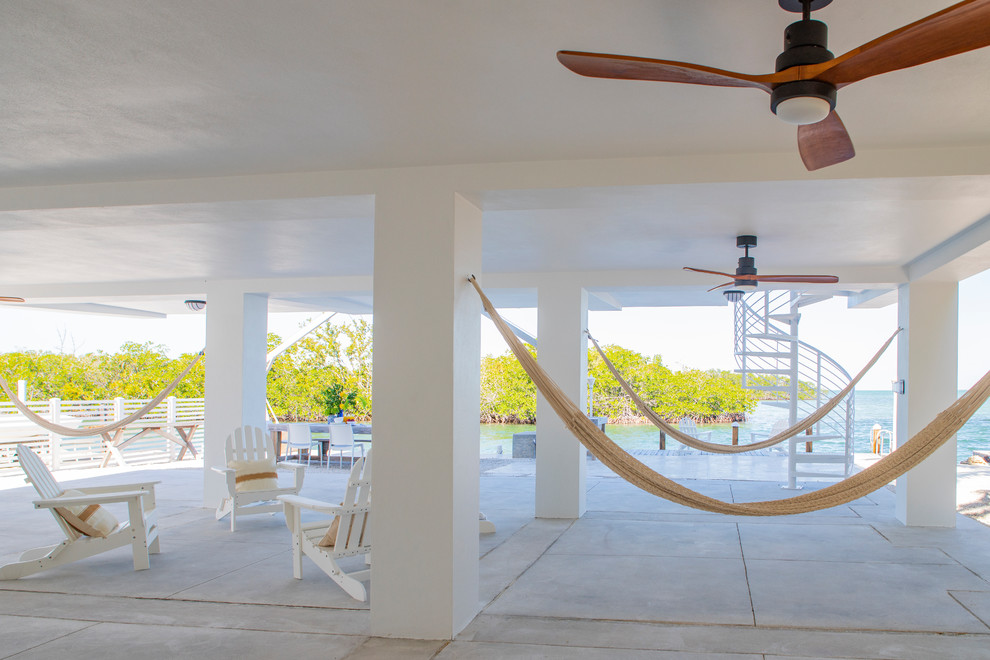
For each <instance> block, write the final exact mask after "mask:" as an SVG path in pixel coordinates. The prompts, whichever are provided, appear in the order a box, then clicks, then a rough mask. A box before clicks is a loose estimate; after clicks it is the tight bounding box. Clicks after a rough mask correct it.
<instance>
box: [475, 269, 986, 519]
mask: <svg viewBox="0 0 990 660" xmlns="http://www.w3.org/2000/svg"><path fill="white" fill-rule="evenodd" d="M469 281H470V282H471V284H473V285H474V288H475V290H477V292H478V295H479V296H480V297H481V303H482V305H484V308H485V310H486V311H487V312H488V314H489V315H490V316H491V319H492V321H493V322H494V323H495V327H496V328H498V331H499V334H501V335H502V338H503V339H505V342H506V343H507V344H508V345H509V348H510V349H511V350H512V353H513V354H514V355H515V356H516V359H518V360H519V363H520V364H521V365H522V368H523V369H524V370H525V371H526V373H527V374H529V377H530V378H532V380H533V383H534V384H535V385H536V388H537V389H538V390H539V391H540V393H541V394H542V395H543V396H544V398H546V400H547V402H548V403H549V404H550V406H551V407H552V408H553V409H554V412H556V413H557V415H558V416H559V417H560V419H561V420H562V421H563V422H564V424H565V426H567V428H568V430H570V431H571V433H573V434H574V436H575V437H576V438H577V439H578V440H579V441H580V442H581V444H583V445H584V446H585V447H586V448H587V449H588V450H589V451H590V452H591V453H592V454H594V456H595V457H596V458H597V459H598V460H600V461H601V462H602V463H603V464H604V465H606V466H608V467H609V468H610V469H611V470H613V471H614V472H615V473H616V474H617V475H619V476H620V477H622V478H623V479H625V480H626V481H628V482H629V483H631V484H633V485H634V486H637V487H638V488H641V489H642V490H644V491H646V492H648V493H652V494H653V495H657V496H658V497H663V498H664V499H667V500H670V501H671V502H675V503H677V504H683V505H684V506H688V507H692V508H695V509H701V510H703V511H711V512H713V513H724V514H728V515H739V516H783V515H790V514H796V513H808V512H809V511H818V510H821V509H827V508H830V507H833V506H839V505H841V504H847V503H849V502H852V501H853V500H856V499H859V498H860V497H863V496H864V495H867V494H869V493H872V492H873V491H875V490H878V489H880V488H882V487H883V486H885V485H886V484H888V483H890V482H891V481H893V480H894V479H896V478H897V477H899V476H901V475H902V474H904V473H905V472H907V471H908V470H910V469H911V468H913V467H915V466H917V465H918V464H919V463H921V462H922V461H923V460H925V459H926V458H928V457H929V456H931V454H932V453H933V452H934V451H935V450H936V449H938V448H939V447H941V446H942V445H943V444H945V442H946V441H947V440H948V439H949V438H951V437H952V436H953V435H955V433H956V431H958V430H959V429H960V428H961V427H962V425H963V424H965V423H966V421H967V420H968V419H969V418H970V417H971V416H972V415H973V413H975V412H976V410H977V409H978V408H979V407H980V406H981V405H983V403H984V402H985V401H986V400H987V398H988V397H990V372H987V373H986V374H985V375H984V376H983V377H982V378H981V379H980V380H979V381H977V383H976V384H975V385H973V387H971V388H970V389H969V391H968V392H966V394H964V395H963V396H961V397H959V399H957V400H956V401H955V403H953V404H952V405H950V406H949V407H948V408H946V409H945V410H943V411H942V412H940V413H939V414H938V415H937V416H936V417H935V419H934V420H932V421H931V422H930V423H929V424H928V426H926V427H925V428H923V429H922V430H921V431H919V432H918V433H916V434H915V435H914V436H912V438H911V439H910V440H908V441H907V442H906V443H904V444H903V445H902V446H900V447H898V448H897V449H896V450H894V451H893V452H891V453H890V454H888V455H887V456H885V457H884V458H882V459H880V460H879V461H877V462H876V463H875V464H873V465H871V466H870V467H868V468H866V469H865V470H863V471H862V472H858V473H857V474H854V475H852V476H851V477H846V478H845V479H843V480H842V481H840V482H838V483H835V484H832V485H830V486H826V487H825V488H822V489H820V490H817V491H814V492H810V493H804V494H802V495H797V496H795V497H790V498H787V499H782V500H768V501H764V502H723V501H722V500H718V499H715V498H713V497H708V496H707V495H702V494H701V493H699V492H697V491H694V490H691V489H690V488H687V487H685V486H682V485H680V484H678V483H677V482H675V481H673V480H671V479H668V478H667V477H665V476H663V475H662V474H660V473H659V472H656V471H655V470H653V469H651V468H650V467H648V466H646V465H644V464H643V463H642V462H640V461H638V460H637V459H636V458H635V457H634V456H632V455H631V454H629V453H628V452H627V451H625V450H624V449H622V447H619V446H618V445H617V444H615V442H613V441H612V440H611V439H610V438H609V437H608V436H607V435H605V433H604V432H603V431H602V430H601V429H599V428H598V427H597V426H596V425H595V423H594V422H592V421H591V420H590V419H588V417H587V415H585V414H584V412H583V411H582V410H581V409H580V408H579V407H578V406H577V405H576V404H575V403H574V402H573V401H571V400H570V399H569V398H568V397H567V395H566V394H564V392H563V390H561V389H560V387H559V386H558V385H557V384H556V383H555V382H554V381H553V379H551V378H550V376H549V375H548V374H547V372H546V371H545V370H544V369H543V367H541V366H540V365H539V364H538V363H537V362H536V359H535V358H533V356H532V355H530V353H529V351H527V350H526V347H525V346H523V344H522V342H520V341H519V340H518V339H517V338H516V336H515V335H514V334H513V333H512V330H511V329H510V328H509V327H508V326H507V325H506V324H505V321H503V320H502V318H501V317H500V316H499V315H498V312H497V311H496V310H495V307H494V306H493V305H492V303H491V301H490V300H489V299H488V297H487V296H485V294H484V292H483V291H482V290H481V286H480V285H479V284H478V281H477V280H476V279H475V277H474V276H473V275H472V276H471V277H470V278H469Z"/></svg>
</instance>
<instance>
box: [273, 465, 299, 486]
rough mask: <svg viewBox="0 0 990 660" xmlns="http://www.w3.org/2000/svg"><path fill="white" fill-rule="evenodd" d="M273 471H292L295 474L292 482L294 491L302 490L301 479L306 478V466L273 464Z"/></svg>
mask: <svg viewBox="0 0 990 660" xmlns="http://www.w3.org/2000/svg"><path fill="white" fill-rule="evenodd" d="M275 469H276V470H292V471H294V472H295V475H294V478H295V482H294V486H295V489H296V490H297V491H298V490H299V489H301V488H302V485H303V479H304V478H305V477H306V466H305V465H299V464H294V465H289V464H286V463H276V464H275Z"/></svg>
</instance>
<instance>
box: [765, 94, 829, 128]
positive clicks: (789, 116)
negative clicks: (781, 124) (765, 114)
mask: <svg viewBox="0 0 990 660" xmlns="http://www.w3.org/2000/svg"><path fill="white" fill-rule="evenodd" d="M776 112H777V117H779V118H780V119H781V120H783V121H785V122H787V123H788V124H798V125H803V124H817V123H818V122H820V121H821V120H823V119H825V118H826V117H828V113H830V112H832V106H831V104H830V103H829V102H828V101H827V100H825V99H821V98H818V97H816V96H795V97H793V98H789V99H785V100H783V101H781V102H780V103H778V104H777V110H776Z"/></svg>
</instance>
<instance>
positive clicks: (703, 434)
mask: <svg viewBox="0 0 990 660" xmlns="http://www.w3.org/2000/svg"><path fill="white" fill-rule="evenodd" d="M677 430H679V431H681V432H682V433H687V434H688V435H689V436H691V437H692V438H696V439H698V440H704V441H705V442H711V441H712V432H711V431H699V430H698V425H697V424H695V423H694V420H693V419H690V418H688V417H682V418H681V419H680V421H678V422H677Z"/></svg>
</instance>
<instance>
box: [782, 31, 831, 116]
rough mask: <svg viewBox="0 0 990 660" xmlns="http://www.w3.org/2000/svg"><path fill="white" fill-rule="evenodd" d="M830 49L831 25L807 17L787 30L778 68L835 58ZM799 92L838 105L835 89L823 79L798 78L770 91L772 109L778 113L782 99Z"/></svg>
mask: <svg viewBox="0 0 990 660" xmlns="http://www.w3.org/2000/svg"><path fill="white" fill-rule="evenodd" d="M834 58H835V55H833V54H832V52H831V51H830V50H829V49H828V26H827V25H825V24H824V23H822V22H821V21H814V20H806V21H797V22H796V23H791V24H790V25H788V26H787V29H786V30H784V52H782V53H781V54H780V55H778V56H777V67H776V68H777V71H778V72H780V71H783V70H785V69H790V68H791V67H794V66H802V65H808V64H821V63H822V62H828V61H829V60H831V59H834ZM797 96H810V97H814V98H820V99H823V100H825V101H828V104H829V108H830V109H831V110H834V109H835V97H836V90H835V85H832V84H830V83H827V82H823V81H821V80H795V81H793V82H788V83H783V84H780V85H778V86H777V87H775V88H774V89H773V91H772V92H771V93H770V109H771V110H772V111H773V112H774V114H776V113H777V105H778V104H779V103H780V102H781V101H785V100H787V99H791V98H794V97H797Z"/></svg>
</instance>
